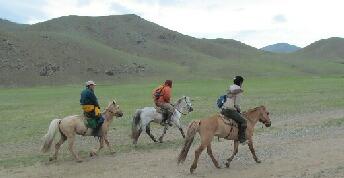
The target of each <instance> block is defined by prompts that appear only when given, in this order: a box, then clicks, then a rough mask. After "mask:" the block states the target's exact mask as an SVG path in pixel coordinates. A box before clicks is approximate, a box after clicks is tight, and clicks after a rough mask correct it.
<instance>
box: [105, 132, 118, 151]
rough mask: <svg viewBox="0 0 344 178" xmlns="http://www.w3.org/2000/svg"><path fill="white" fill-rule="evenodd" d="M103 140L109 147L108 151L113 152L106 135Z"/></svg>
mask: <svg viewBox="0 0 344 178" xmlns="http://www.w3.org/2000/svg"><path fill="white" fill-rule="evenodd" d="M104 141H105V144H106V145H107V147H108V148H109V151H110V153H111V154H115V153H116V151H113V150H112V148H111V145H110V142H109V140H108V138H107V135H105V136H104Z"/></svg>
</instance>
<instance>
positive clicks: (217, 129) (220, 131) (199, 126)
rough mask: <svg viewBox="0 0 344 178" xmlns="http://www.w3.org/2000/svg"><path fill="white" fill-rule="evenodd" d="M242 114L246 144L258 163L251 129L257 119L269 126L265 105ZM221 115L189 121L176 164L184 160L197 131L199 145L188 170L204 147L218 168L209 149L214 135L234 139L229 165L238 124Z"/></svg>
mask: <svg viewBox="0 0 344 178" xmlns="http://www.w3.org/2000/svg"><path fill="white" fill-rule="evenodd" d="M243 115H244V116H245V118H246V119H247V129H246V138H247V140H248V146H249V148H250V151H251V153H252V155H253V159H254V160H255V161H256V162H257V163H260V162H261V161H260V160H259V159H258V158H257V155H256V153H255V150H254V148H253V140H252V137H253V130H254V126H255V125H256V124H257V122H258V121H259V122H262V123H263V124H264V125H265V126H266V127H270V126H271V121H270V119H269V112H268V111H267V110H266V108H265V106H259V107H256V108H254V109H249V110H248V111H246V112H244V113H243ZM223 117H224V116H222V115H220V114H218V115H215V116H212V117H209V118H207V119H204V120H198V121H193V122H191V123H190V125H189V128H188V130H187V135H186V139H185V143H184V147H183V149H182V150H181V152H180V154H179V156H178V164H179V163H181V162H184V161H185V159H186V156H187V154H188V152H189V150H190V146H191V144H192V142H193V140H194V137H195V135H196V133H197V132H198V133H199V134H200V136H201V145H200V146H199V147H198V149H197V150H196V151H195V159H194V162H193V164H192V165H191V168H190V172H191V173H193V172H194V170H195V169H196V168H197V162H198V158H199V156H200V155H201V153H202V151H203V150H204V149H205V148H207V153H208V155H209V156H210V158H211V160H212V161H213V163H214V165H215V167H217V168H220V166H219V163H218V162H217V160H216V159H215V158H214V156H213V152H212V150H211V141H212V139H213V137H214V136H218V137H220V138H224V139H227V140H234V150H233V154H232V156H231V157H230V158H228V159H227V162H226V167H229V164H230V162H231V161H232V160H233V158H234V156H235V155H236V154H237V153H238V146H239V141H238V125H237V124H236V123H235V122H234V121H233V120H231V121H227V120H224V118H223Z"/></svg>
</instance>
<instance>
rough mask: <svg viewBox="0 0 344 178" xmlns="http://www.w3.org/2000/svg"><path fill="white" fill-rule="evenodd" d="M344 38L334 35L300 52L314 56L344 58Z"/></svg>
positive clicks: (300, 53)
mask: <svg viewBox="0 0 344 178" xmlns="http://www.w3.org/2000/svg"><path fill="white" fill-rule="evenodd" d="M343 49H344V38H339V37H332V38H329V39H322V40H319V41H316V42H314V43H312V44H310V45H308V46H307V47H305V48H303V49H302V50H300V51H299V52H298V54H299V55H304V56H307V57H313V58H328V59H344V50H343Z"/></svg>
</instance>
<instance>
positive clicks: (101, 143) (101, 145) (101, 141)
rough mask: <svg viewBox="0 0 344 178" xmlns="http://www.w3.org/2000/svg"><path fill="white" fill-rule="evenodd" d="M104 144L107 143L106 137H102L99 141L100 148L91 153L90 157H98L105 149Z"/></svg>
mask: <svg viewBox="0 0 344 178" xmlns="http://www.w3.org/2000/svg"><path fill="white" fill-rule="evenodd" d="M104 142H105V138H104V135H102V136H101V137H100V139H99V148H98V149H97V148H95V149H93V150H92V151H91V153H90V156H91V157H92V156H95V155H97V153H98V152H99V151H100V150H101V149H102V148H103V147H104Z"/></svg>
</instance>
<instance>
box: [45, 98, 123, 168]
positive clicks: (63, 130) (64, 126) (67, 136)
mask: <svg viewBox="0 0 344 178" xmlns="http://www.w3.org/2000/svg"><path fill="white" fill-rule="evenodd" d="M102 116H103V117H104V119H105V120H104V123H103V125H102V126H101V128H100V129H99V143H100V145H99V148H98V149H94V150H92V152H91V153H90V156H94V155H96V154H97V152H98V151H100V149H102V148H103V147H104V142H105V143H106V145H107V146H108V147H109V150H110V152H111V153H114V152H113V151H112V149H111V147H110V143H109V140H108V138H107V133H108V131H109V126H110V124H111V122H112V120H113V117H114V116H116V117H122V116H123V112H122V111H121V110H120V109H119V105H117V104H116V102H115V101H112V102H111V103H109V105H108V106H107V108H106V109H105V111H103V113H102ZM84 119H85V118H84V116H79V115H74V116H67V117H65V118H63V119H54V120H52V121H51V123H50V126H49V129H48V132H47V134H46V135H45V136H44V144H43V146H42V149H41V151H42V152H48V151H49V149H50V147H51V145H52V142H53V140H54V137H55V135H56V133H57V132H58V131H59V132H60V134H61V138H60V140H59V141H58V142H57V143H56V145H55V154H54V155H53V156H52V157H50V158H49V160H50V161H52V160H56V159H57V154H58V151H59V149H60V146H61V145H62V144H63V143H64V142H65V141H66V140H68V144H69V151H70V152H71V153H72V155H73V156H74V158H75V159H76V160H77V162H82V161H81V159H80V158H79V156H78V155H77V154H76V153H75V151H74V146H73V145H74V140H75V135H76V134H78V135H82V136H92V129H91V128H87V127H86V126H85V123H84Z"/></svg>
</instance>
